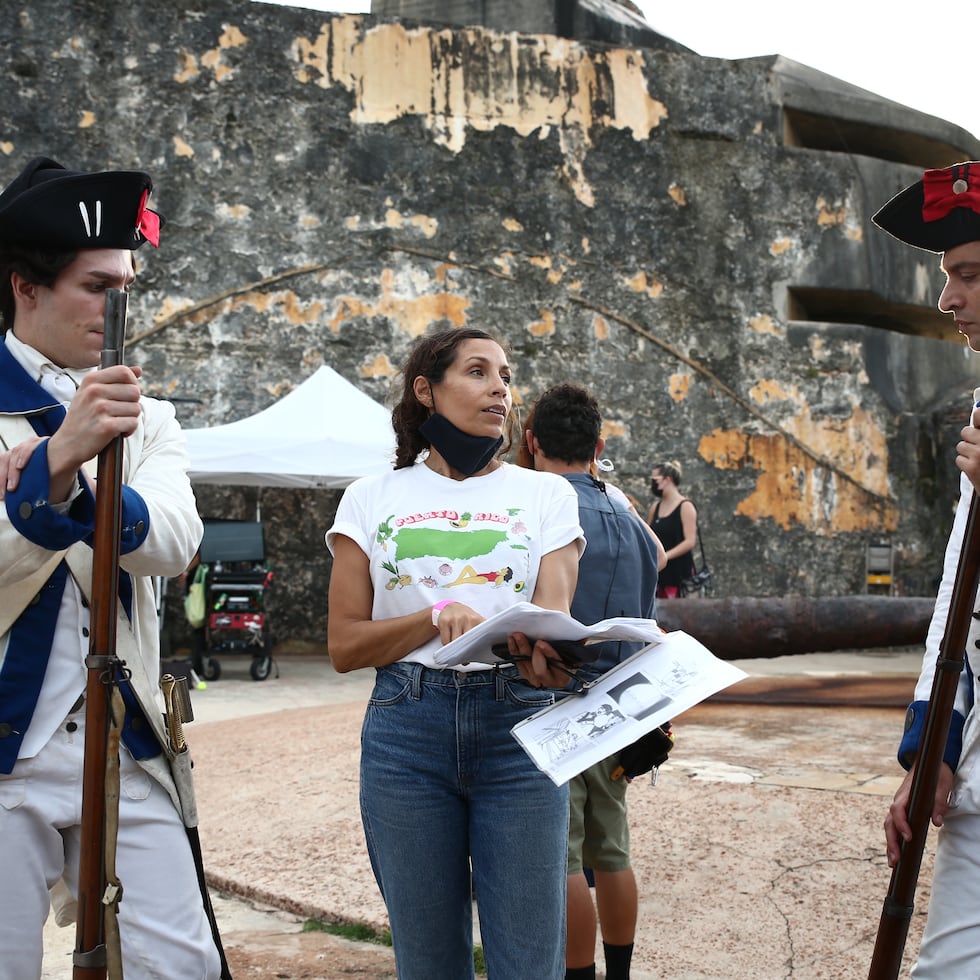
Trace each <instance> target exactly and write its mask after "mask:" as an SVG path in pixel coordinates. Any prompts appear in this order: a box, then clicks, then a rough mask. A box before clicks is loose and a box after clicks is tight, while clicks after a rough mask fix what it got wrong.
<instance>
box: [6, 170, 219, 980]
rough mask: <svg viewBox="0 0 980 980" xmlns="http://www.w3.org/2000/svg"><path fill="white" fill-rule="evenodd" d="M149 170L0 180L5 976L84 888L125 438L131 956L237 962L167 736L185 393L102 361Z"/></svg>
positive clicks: (182, 527)
mask: <svg viewBox="0 0 980 980" xmlns="http://www.w3.org/2000/svg"><path fill="white" fill-rule="evenodd" d="M151 188H152V183H151V180H150V177H149V176H148V175H147V174H145V173H140V172H128V171H106V172H100V173H87V172H73V171H69V170H67V169H65V167H63V166H62V165H61V164H59V163H56V162H55V161H53V160H50V159H47V158H45V157H38V158H35V159H34V160H32V161H31V162H30V163H28V165H27V166H26V167H25V168H24V170H23V171H22V172H21V173H20V174H19V175H18V176H17V177H16V178H15V179H14V180H13V181H12V182H11V183H10V184H9V185H8V186H7V187H6V188H5V189H4V190H3V192H2V193H0V318H2V328H3V333H4V336H3V339H2V343H0V450H5V451H4V452H0V496H2V497H3V501H2V505H0V554H2V556H3V559H2V563H0V868H2V869H3V872H2V875H3V888H2V889H0V980H25V978H28V977H38V976H40V974H41V963H42V929H43V925H44V922H45V919H46V918H47V915H48V911H49V889H56V890H58V891H59V892H60V893H61V894H65V893H69V894H71V895H77V888H78V859H79V852H80V849H81V848H84V847H85V846H86V842H84V841H80V835H79V824H80V796H81V793H80V788H81V785H82V760H83V745H84V728H85V707H84V703H83V701H84V692H85V688H86V667H85V658H86V655H87V654H88V639H87V637H88V634H89V623H90V604H91V585H92V581H91V578H92V576H91V567H92V548H91V543H92V534H93V529H94V509H95V508H94V495H95V487H94V483H93V481H92V477H91V475H90V474H91V473H92V472H94V469H93V467H92V461H93V460H94V458H95V457H97V456H98V454H99V452H100V451H101V450H102V449H103V448H104V447H105V446H106V445H108V444H109V443H110V442H111V441H112V440H113V439H114V438H115V437H116V436H123V437H125V438H124V439H123V467H122V468H123V479H122V483H123V486H122V504H121V507H122V528H123V532H122V539H121V545H120V552H121V557H120V566H121V573H120V581H119V607H120V608H119V611H118V618H117V623H118V629H117V650H118V657H119V659H121V660H124V661H125V662H126V672H127V674H131V676H130V677H129V679H128V681H125V682H123V684H122V685H121V686H122V687H123V688H124V690H123V695H124V697H125V699H126V702H127V710H126V721H125V725H124V732H123V736H122V739H123V745H122V747H121V748H120V752H119V757H120V760H119V761H120V768H121V779H120V782H121V792H120V794H119V795H120V803H119V831H118V846H117V851H116V870H117V873H118V876H119V879H120V880H121V881H122V883H123V889H124V893H123V898H122V901H121V902H120V906H119V925H120V933H121V948H122V960H123V966H124V973H125V976H126V978H127V980H138V978H151V977H167V978H176V977H187V978H190V977H194V978H208V980H211V978H217V977H219V976H221V975H222V959H223V957H222V955H221V953H220V951H219V944H218V942H217V941H216V933H214V932H213V931H212V927H211V922H209V918H208V913H207V911H206V909H205V905H206V898H205V896H204V895H202V892H201V889H200V887H199V884H198V875H197V867H196V864H195V860H194V855H193V852H192V847H191V844H190V842H189V840H188V835H187V832H186V831H185V824H186V826H187V827H193V826H194V825H195V824H196V818H195V816H194V814H193V812H188V810H189V809H190V810H192V807H189V803H188V800H189V786H188V785H187V784H186V780H184V783H185V785H184V786H183V787H181V786H180V785H178V784H180V783H181V781H182V780H181V779H180V778H175V774H174V772H175V771H174V770H172V767H171V762H170V761H169V760H168V754H167V752H166V751H165V749H164V747H163V746H164V739H165V733H164V732H163V727H162V723H161V711H162V704H161V701H160V694H159V689H158V686H157V682H158V680H159V676H160V663H159V645H158V626H157V615H156V604H155V601H154V596H153V589H152V579H151V577H150V576H154V575H162V576H175V575H178V574H179V573H180V572H181V571H183V569H184V568H185V567H186V566H187V564H188V563H189V562H190V560H191V558H192V557H193V555H194V553H195V550H196V548H197V546H198V543H199V541H200V539H201V535H202V531H203V528H202V524H201V521H200V518H199V517H198V514H197V508H196V504H195V501H194V496H193V493H192V491H191V487H190V483H189V480H188V478H187V472H186V471H187V465H188V459H187V455H186V451H185V449H184V442H183V436H182V434H181V431H180V427H179V425H178V424H177V421H176V419H175V416H174V410H173V407H172V405H170V404H169V403H167V402H160V401H156V400H154V399H151V398H144V397H142V395H141V393H140V386H139V379H140V376H141V370H140V368H138V367H130V366H126V365H124V364H117V365H115V366H112V367H107V368H104V369H103V368H100V367H99V364H100V352H101V348H102V346H103V338H102V334H103V325H104V310H105V292H106V289H107V288H115V289H119V290H125V289H128V288H129V286H130V285H131V283H132V282H133V279H134V276H135V271H134V269H135V267H134V260H133V252H134V250H135V249H137V248H139V247H140V246H141V245H142V244H143V243H144V242H146V241H149V242H151V243H152V244H153V245H154V246H156V245H157V244H158V242H159V233H160V224H161V221H160V217H159V215H157V214H156V213H155V212H154V211H152V210H150V209H149V208H148V207H147V199H148V197H149V194H150V190H151ZM70 904H71V903H70V902H68V903H67V908H64V909H62V911H63V912H68V913H70ZM61 920H62V916H60V915H59V921H61Z"/></svg>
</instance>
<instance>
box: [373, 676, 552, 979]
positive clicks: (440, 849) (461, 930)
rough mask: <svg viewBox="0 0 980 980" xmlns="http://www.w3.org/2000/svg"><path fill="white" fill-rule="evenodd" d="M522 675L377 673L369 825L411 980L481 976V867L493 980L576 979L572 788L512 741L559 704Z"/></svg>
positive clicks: (404, 973) (404, 974) (402, 971)
mask: <svg viewBox="0 0 980 980" xmlns="http://www.w3.org/2000/svg"><path fill="white" fill-rule="evenodd" d="M516 676H517V673H516V670H515V669H514V668H513V667H507V668H504V669H503V670H502V671H500V672H495V671H493V670H480V671H475V672H473V673H461V672H457V671H453V670H431V669H429V668H427V667H422V666H421V665H419V664H405V663H397V664H392V665H390V666H388V667H380V668H378V674H377V681H376V683H375V687H374V691H373V694H372V697H371V700H370V702H369V704H368V708H367V712H366V714H365V717H364V726H363V729H362V732H361V817H362V819H363V821H364V833H365V835H366V837H367V846H368V853H369V855H370V858H371V865H372V867H373V869H374V875H375V878H376V879H377V881H378V885H379V887H380V888H381V893H382V895H383V896H384V900H385V904H386V906H387V908H388V918H389V922H390V924H391V934H392V940H393V943H394V949H395V964H396V967H397V970H398V977H399V980H467V978H471V977H473V918H472V900H471V895H472V892H471V882H470V864H471V862H472V869H473V879H472V889H473V890H475V893H476V901H477V908H478V910H479V916H480V933H481V939H482V943H483V951H484V955H485V957H486V962H487V972H488V977H489V980H527V978H529V977H534V978H535V980H562V978H563V977H564V975H565V862H566V848H567V837H568V793H567V788H566V787H564V786H562V787H558V786H555V784H554V783H553V782H552V781H551V780H550V779H549V778H548V777H547V776H545V775H544V774H543V773H542V772H540V771H539V770H538V769H537V768H536V767H535V765H534V763H533V762H531V760H530V759H529V758H528V756H527V754H526V753H525V752H524V750H523V749H522V748H521V747H520V745H519V744H518V743H517V741H516V739H514V738H513V736H512V735H511V734H510V729H511V728H513V726H514V725H515V724H517V722H519V721H520V720H521V719H522V718H525V717H527V716H528V715H529V714H533V713H534V712H535V711H537V710H539V709H540V708H542V707H544V706H546V705H547V704H550V703H551V701H552V699H553V696H552V695H551V694H550V693H549V692H543V691H535V690H533V689H532V688H529V687H526V686H524V685H521V684H517V683H515V682H514V681H513V680H512V678H514V677H516Z"/></svg>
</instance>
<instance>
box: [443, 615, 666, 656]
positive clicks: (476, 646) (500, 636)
mask: <svg viewBox="0 0 980 980" xmlns="http://www.w3.org/2000/svg"><path fill="white" fill-rule="evenodd" d="M510 633H523V634H524V635H525V636H528V637H530V638H531V639H534V640H587V641H588V642H590V643H594V642H598V641H599V640H634V641H639V642H642V643H649V642H650V641H651V640H655V639H656V638H657V637H659V636H663V630H662V629H661V628H660V627H659V626H658V625H657V622H656V620H653V619H632V618H630V617H628V616H617V617H616V618H614V619H604V620H603V621H602V622H601V623H596V624H595V625H594V626H585V625H583V624H582V623H580V622H579V621H578V620H577V619H573V618H572V617H571V616H569V615H567V614H566V613H561V612H555V610H553V609H542V608H541V607H540V606H535V605H533V604H532V603H530V602H518V603H517V604H515V605H513V606H511V607H510V608H509V609H504V610H502V611H501V612H499V613H497V614H496V615H495V616H491V617H490V618H489V619H485V620H484V621H483V622H482V623H480V625H479V626H474V627H473V629H471V630H469V631H468V632H466V633H464V634H463V635H462V636H458V637H456V639H455V640H452V641H451V642H449V643H447V644H446V645H445V646H444V647H442V648H441V649H440V650H439V652H438V653H437V654H436V663H437V664H439V666H440V667H455V666H456V665H457V664H463V663H478V664H495V663H500V660H501V658H500V657H496V656H494V654H493V653H492V652H491V649H490V648H491V647H492V646H493V644H494V643H503V642H506V640H507V637H508V635H509V634H510Z"/></svg>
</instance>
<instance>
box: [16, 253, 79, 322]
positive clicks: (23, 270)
mask: <svg viewBox="0 0 980 980" xmlns="http://www.w3.org/2000/svg"><path fill="white" fill-rule="evenodd" d="M77 256H78V250H77V249H72V250H71V251H59V250H55V249H43V248H32V247H30V246H27V245H0V333H6V332H7V331H8V330H10V329H11V328H12V327H13V325H14V313H15V312H16V307H15V305H14V289H13V286H12V285H11V283H10V277H11V275H12V274H13V273H15V272H16V273H17V274H18V275H20V276H23V277H24V279H26V280H27V281H28V282H30V283H33V284H34V285H35V286H46V287H47V288H48V289H50V288H51V287H52V286H53V285H54V283H55V280H56V279H57V278H58V276H60V275H61V273H62V272H63V271H64V270H65V269H66V268H67V267H68V266H70V265H71V264H72V262H74V261H75V258H76V257H77Z"/></svg>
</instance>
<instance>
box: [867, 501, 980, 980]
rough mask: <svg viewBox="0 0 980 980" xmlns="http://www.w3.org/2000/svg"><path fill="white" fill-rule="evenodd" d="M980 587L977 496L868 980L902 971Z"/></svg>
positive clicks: (887, 979) (889, 979)
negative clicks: (905, 835)
mask: <svg viewBox="0 0 980 980" xmlns="http://www.w3.org/2000/svg"><path fill="white" fill-rule="evenodd" d="M978 583H980V505H978V503H977V495H976V493H974V494H973V497H972V499H971V501H970V512H969V516H968V517H967V521H966V529H965V531H964V532H963V543H962V546H961V548H960V558H959V562H958V564H957V566H956V578H955V580H954V582H953V594H952V597H951V598H950V604H949V614H948V616H947V618H946V629H945V631H944V633H943V639H942V643H941V644H940V647H939V657H938V659H937V660H936V672H935V675H934V676H933V679H932V690H931V692H930V695H929V705H928V707H927V708H926V716H925V722H924V727H923V731H922V743H921V745H920V747H919V754H918V757H917V759H916V763H915V773H914V775H913V777H912V785H911V787H910V790H909V802H908V808H907V813H908V821H909V826H910V828H911V831H912V836H911V838H910V839H909V840H907V841H902V842H901V850H900V853H899V858H898V863H897V864H896V865H895V867H894V869H893V870H892V876H891V882H890V883H889V886H888V893H887V895H886V896H885V902H884V906H883V907H882V910H881V919H880V921H879V923H878V935H877V938H876V939H875V948H874V953H873V954H872V957H871V969H870V970H869V972H868V980H894V978H896V977H897V976H898V972H899V970H900V969H901V967H902V955H903V953H904V950H905V941H906V938H907V937H908V931H909V922H910V920H911V918H912V911H913V909H914V908H915V904H914V900H915V886H916V881H917V880H918V877H919V869H920V867H921V865H922V852H923V850H924V849H925V844H926V836H927V835H928V833H929V821H930V819H931V817H932V810H933V806H934V803H935V798H936V787H937V786H938V785H939V772H940V767H941V766H942V761H943V753H944V751H945V749H946V739H947V738H948V736H949V728H950V724H951V722H952V717H953V703H954V701H955V698H956V688H957V685H958V684H959V677H960V673H961V671H962V670H963V667H964V664H965V658H966V643H967V638H968V636H969V632H970V620H971V618H972V616H973V611H974V608H975V605H976V598H977V585H978Z"/></svg>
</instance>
